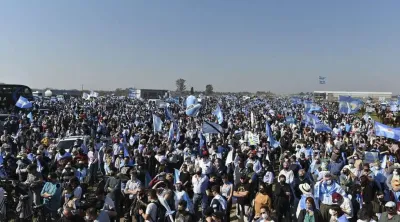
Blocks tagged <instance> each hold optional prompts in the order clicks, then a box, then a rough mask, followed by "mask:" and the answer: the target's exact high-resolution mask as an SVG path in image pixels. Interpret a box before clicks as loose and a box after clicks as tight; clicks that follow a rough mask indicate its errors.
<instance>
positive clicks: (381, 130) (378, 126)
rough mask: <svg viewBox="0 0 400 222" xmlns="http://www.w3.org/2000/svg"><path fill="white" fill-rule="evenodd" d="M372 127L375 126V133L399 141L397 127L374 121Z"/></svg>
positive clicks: (399, 133) (399, 130) (399, 135)
mask: <svg viewBox="0 0 400 222" xmlns="http://www.w3.org/2000/svg"><path fill="white" fill-rule="evenodd" d="M374 128H375V135H377V136H383V137H386V138H390V139H394V140H396V141H400V129H399V128H392V127H389V126H386V125H384V124H382V123H378V122H376V121H375V124H374Z"/></svg>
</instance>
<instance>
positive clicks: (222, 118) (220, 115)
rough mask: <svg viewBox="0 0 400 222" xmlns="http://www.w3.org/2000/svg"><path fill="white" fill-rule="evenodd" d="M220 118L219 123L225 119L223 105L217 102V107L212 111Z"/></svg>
mask: <svg viewBox="0 0 400 222" xmlns="http://www.w3.org/2000/svg"><path fill="white" fill-rule="evenodd" d="M212 114H213V115H214V116H216V117H217V119H218V124H221V123H222V122H223V121H224V116H223V114H222V110H221V107H220V106H219V105H218V104H217V108H216V109H215V110H214V112H213V113H212Z"/></svg>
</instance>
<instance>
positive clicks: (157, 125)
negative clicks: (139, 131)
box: [153, 114, 163, 133]
mask: <svg viewBox="0 0 400 222" xmlns="http://www.w3.org/2000/svg"><path fill="white" fill-rule="evenodd" d="M162 126H163V122H162V121H161V118H160V117H158V116H157V115H155V114H153V128H154V133H156V132H161V131H162Z"/></svg>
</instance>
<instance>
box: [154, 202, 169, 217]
mask: <svg viewBox="0 0 400 222" xmlns="http://www.w3.org/2000/svg"><path fill="white" fill-rule="evenodd" d="M152 203H154V204H155V205H156V207H157V214H156V220H155V221H153V222H166V221H167V220H166V216H165V214H166V213H167V210H166V209H165V207H164V206H163V205H162V204H161V203H160V201H156V202H152Z"/></svg>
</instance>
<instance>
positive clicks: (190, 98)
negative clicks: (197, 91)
mask: <svg viewBox="0 0 400 222" xmlns="http://www.w3.org/2000/svg"><path fill="white" fill-rule="evenodd" d="M195 104H197V98H196V97H195V96H192V95H190V96H188V97H187V98H186V107H189V106H191V105H195Z"/></svg>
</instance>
